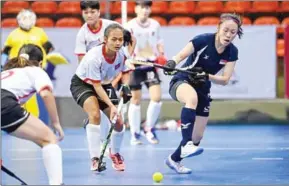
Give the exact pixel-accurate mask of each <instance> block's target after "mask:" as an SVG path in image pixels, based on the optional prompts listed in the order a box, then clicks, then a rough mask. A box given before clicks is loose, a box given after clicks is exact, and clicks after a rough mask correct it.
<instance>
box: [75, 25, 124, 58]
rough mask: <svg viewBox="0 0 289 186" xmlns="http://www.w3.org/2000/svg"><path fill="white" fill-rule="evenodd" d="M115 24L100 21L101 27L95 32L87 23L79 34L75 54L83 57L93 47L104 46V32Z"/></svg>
mask: <svg viewBox="0 0 289 186" xmlns="http://www.w3.org/2000/svg"><path fill="white" fill-rule="evenodd" d="M113 23H117V22H115V21H111V20H108V19H100V26H99V28H98V30H96V31H93V30H92V29H91V28H90V27H89V25H88V24H87V23H85V24H84V25H83V26H82V27H81V28H80V30H79V31H78V33H77V36H76V44H75V50H74V53H75V54H76V55H78V56H83V55H84V54H85V53H86V52H88V51H89V50H90V49H91V48H92V47H94V46H97V45H100V44H102V43H103V41H104V30H105V29H106V28H107V27H108V26H109V25H110V24H113ZM117 24H119V23H117Z"/></svg>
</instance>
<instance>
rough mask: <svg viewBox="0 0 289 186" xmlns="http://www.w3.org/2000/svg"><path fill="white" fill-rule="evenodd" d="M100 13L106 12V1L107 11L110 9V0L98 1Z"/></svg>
mask: <svg viewBox="0 0 289 186" xmlns="http://www.w3.org/2000/svg"><path fill="white" fill-rule="evenodd" d="M99 3H100V13H101V14H105V13H106V12H105V11H106V6H107V3H108V4H109V12H111V11H112V8H113V7H112V2H110V1H100V2H99Z"/></svg>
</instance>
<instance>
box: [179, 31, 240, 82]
mask: <svg viewBox="0 0 289 186" xmlns="http://www.w3.org/2000/svg"><path fill="white" fill-rule="evenodd" d="M215 37H216V35H215V34H214V33H207V34H201V35H198V36H196V37H195V38H194V39H192V40H191V41H190V42H192V43H193V46H194V49H195V51H194V53H192V54H191V55H190V56H189V57H188V58H187V61H186V62H185V63H184V64H183V65H182V67H189V66H194V67H202V68H203V70H204V71H205V72H206V73H209V74H213V75H214V74H216V73H218V72H219V71H220V70H221V69H222V68H223V67H224V66H225V64H226V63H227V62H234V61H236V60H238V49H237V47H236V46H235V45H234V44H232V43H230V44H229V45H228V46H227V47H226V49H225V51H224V52H223V53H221V54H219V53H218V52H217V49H216V47H215ZM187 76H188V75H187V74H186V73H181V72H179V73H177V74H176V75H175V76H174V78H173V81H174V80H187V79H188V78H187Z"/></svg>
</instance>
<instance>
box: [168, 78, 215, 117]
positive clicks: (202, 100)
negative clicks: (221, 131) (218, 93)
mask: <svg viewBox="0 0 289 186" xmlns="http://www.w3.org/2000/svg"><path fill="white" fill-rule="evenodd" d="M183 83H187V84H189V83H188V82H187V81H185V80H176V81H171V83H170V89H169V93H170V95H171V97H172V98H173V99H174V100H175V101H178V99H177V96H176V94H177V89H178V87H179V86H180V85H181V84H183ZM194 89H195V90H196V92H197V95H198V105H197V108H196V115H197V116H203V117H208V116H209V114H210V102H211V101H212V99H211V97H210V89H202V88H195V87H194Z"/></svg>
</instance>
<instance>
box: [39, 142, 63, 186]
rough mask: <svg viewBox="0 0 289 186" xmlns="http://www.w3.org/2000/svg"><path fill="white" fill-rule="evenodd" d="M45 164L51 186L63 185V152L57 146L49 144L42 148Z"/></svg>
mask: <svg viewBox="0 0 289 186" xmlns="http://www.w3.org/2000/svg"><path fill="white" fill-rule="evenodd" d="M42 156H43V163H44V166H45V168H46V172H47V176H48V180H49V185H60V184H62V183H63V182H62V177H63V176H62V175H63V173H62V171H63V170H62V151H61V148H60V147H59V146H58V145H57V144H48V145H46V146H44V147H43V148H42Z"/></svg>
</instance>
